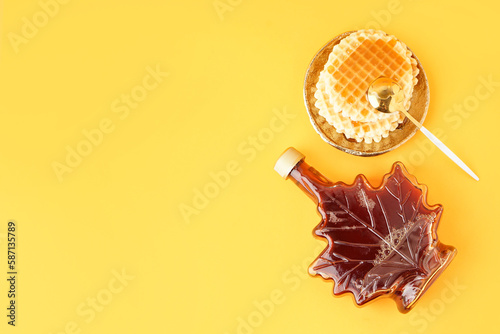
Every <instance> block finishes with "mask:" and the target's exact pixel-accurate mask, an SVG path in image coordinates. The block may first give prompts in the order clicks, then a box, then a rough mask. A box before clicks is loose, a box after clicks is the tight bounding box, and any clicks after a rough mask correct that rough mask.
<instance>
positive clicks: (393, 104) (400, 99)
mask: <svg viewBox="0 0 500 334" xmlns="http://www.w3.org/2000/svg"><path fill="white" fill-rule="evenodd" d="M366 96H367V98H368V101H369V102H370V104H371V105H372V107H373V108H375V109H376V110H378V111H380V112H383V113H393V112H402V113H403V114H404V115H405V116H406V117H408V119H409V120H410V121H412V122H413V124H415V125H416V126H417V128H418V129H419V130H420V131H422V132H423V134H424V135H426V137H427V138H429V140H430V141H431V142H432V143H433V144H434V145H436V146H437V147H438V148H439V149H440V150H441V151H442V152H443V153H444V154H446V155H447V156H448V157H449V158H450V159H451V160H453V161H454V162H455V163H456V164H457V165H458V166H460V167H461V168H462V169H463V170H464V171H466V172H467V173H468V174H469V175H470V176H472V178H473V179H474V180H476V181H479V177H477V175H476V174H474V172H473V171H472V170H471V169H470V168H469V167H467V165H466V164H465V163H464V162H463V161H462V160H460V158H459V157H457V155H456V154H455V153H453V152H452V151H451V150H450V149H449V148H448V147H447V146H446V145H445V144H443V142H441V141H440V140H439V139H438V138H437V137H436V136H434V135H433V134H432V133H431V132H430V131H429V130H427V129H426V128H425V127H424V126H422V124H420V123H419V122H418V121H417V120H416V119H415V118H413V116H412V115H410V114H409V113H408V112H407V111H406V109H405V108H404V106H403V104H404V97H405V96H404V92H403V90H402V89H401V86H399V85H398V83H397V82H396V81H394V80H393V79H391V78H386V77H380V78H378V79H376V80H375V81H373V82H372V84H371V85H370V87H369V88H368V91H367V92H366Z"/></svg>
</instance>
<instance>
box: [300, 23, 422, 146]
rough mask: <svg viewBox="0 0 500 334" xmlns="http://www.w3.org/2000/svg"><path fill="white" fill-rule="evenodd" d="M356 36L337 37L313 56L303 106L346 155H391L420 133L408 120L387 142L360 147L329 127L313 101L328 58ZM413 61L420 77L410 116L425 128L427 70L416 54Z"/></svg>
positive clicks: (317, 127)
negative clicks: (340, 44)
mask: <svg viewBox="0 0 500 334" xmlns="http://www.w3.org/2000/svg"><path fill="white" fill-rule="evenodd" d="M353 32H354V31H349V32H346V33H343V34H341V35H338V36H337V37H335V38H334V39H332V40H331V41H330V42H328V43H327V44H326V45H325V46H324V47H323V48H321V50H319V51H318V53H316V56H314V58H313V60H312V61H311V64H310V65H309V68H308V69H307V73H306V78H305V80H304V102H305V104H306V108H307V112H308V114H309V119H310V120H311V124H312V125H313V127H314V129H315V130H316V132H317V133H318V134H319V135H320V136H321V138H323V140H324V141H326V142H327V143H328V144H330V145H332V146H334V147H336V148H338V149H339V150H341V151H344V152H346V153H350V154H354V155H359V156H373V155H378V154H382V153H386V152H389V151H392V150H394V149H395V148H397V147H399V146H401V145H402V144H403V143H404V142H406V141H407V140H408V139H410V138H411V137H412V136H413V135H414V134H415V132H417V130H418V129H417V127H416V126H415V125H414V124H413V123H412V122H410V121H409V120H408V119H405V120H404V122H403V123H401V124H400V125H399V126H398V128H397V129H396V130H394V131H391V132H390V133H389V136H388V137H387V138H382V140H381V141H380V142H378V143H375V142H373V143H371V144H366V143H365V142H361V143H358V142H356V141H355V140H353V139H347V138H346V137H345V136H344V134H342V133H338V132H337V131H336V130H335V128H334V127H333V126H332V125H330V124H328V122H327V121H326V119H325V118H324V117H323V116H320V115H319V113H318V112H319V109H318V108H316V107H315V106H314V103H315V102H316V98H315V97H314V92H315V91H316V83H317V82H318V78H319V74H320V72H321V71H322V70H323V68H324V66H325V63H326V62H327V61H328V56H329V55H330V53H331V52H332V49H333V47H334V46H335V45H337V44H338V43H339V42H340V41H341V40H342V39H343V38H345V37H346V36H348V35H349V34H351V33H353ZM412 53H413V52H412ZM413 57H414V58H415V60H416V61H417V66H418V69H419V70H420V71H419V73H418V75H417V79H418V83H417V85H416V86H415V87H414V88H413V95H412V97H411V107H410V110H408V112H409V113H410V114H411V115H412V116H413V117H415V119H416V120H417V121H419V122H420V123H421V124H422V123H423V122H424V119H425V116H426V115H427V109H428V108H429V94H430V93H429V83H428V81H427V76H426V75H425V72H424V69H423V68H422V64H420V61H419V60H418V58H417V57H416V56H415V54H413Z"/></svg>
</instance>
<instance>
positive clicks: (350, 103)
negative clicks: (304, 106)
mask: <svg viewBox="0 0 500 334" xmlns="http://www.w3.org/2000/svg"><path fill="white" fill-rule="evenodd" d="M418 72H419V70H418V68H417V61H416V60H415V59H414V58H413V56H412V53H411V51H410V50H409V49H408V48H407V47H406V45H405V44H403V43H402V42H401V41H399V40H398V39H397V38H396V37H394V36H391V35H387V34H386V33H384V32H382V31H376V30H358V31H356V32H353V33H351V34H349V35H348V36H347V37H345V38H344V39H342V40H341V41H340V43H338V44H337V45H335V46H334V47H333V50H332V52H331V54H330V56H329V58H328V61H327V62H326V64H325V67H324V69H323V71H322V72H321V73H320V76H319V80H318V83H317V84H316V88H317V90H316V92H315V94H314V96H315V98H316V103H315V105H316V107H317V108H318V109H319V114H320V115H321V116H323V117H324V118H325V119H326V121H327V122H328V123H329V124H330V125H332V126H333V127H335V129H336V131H337V132H339V133H343V134H344V135H345V136H346V137H347V138H348V139H354V140H356V141H357V142H361V141H363V140H364V142H365V143H368V144H369V143H372V142H379V141H380V140H381V139H382V138H385V137H387V136H388V135H389V132H390V131H393V130H395V129H396V128H397V127H398V125H399V124H400V123H402V122H403V120H404V115H403V114H402V113H392V114H384V113H381V112H379V111H377V110H375V109H374V108H373V107H372V106H371V105H370V103H369V102H368V99H367V98H366V92H367V90H368V88H369V86H370V84H371V83H372V82H373V81H374V80H375V79H377V78H379V77H388V78H392V79H393V80H395V81H396V82H397V83H398V84H399V85H400V86H401V88H402V90H403V92H404V95H405V101H404V106H405V108H406V110H408V109H409V108H410V99H411V96H412V93H413V87H414V86H415V85H416V84H417V75H418Z"/></svg>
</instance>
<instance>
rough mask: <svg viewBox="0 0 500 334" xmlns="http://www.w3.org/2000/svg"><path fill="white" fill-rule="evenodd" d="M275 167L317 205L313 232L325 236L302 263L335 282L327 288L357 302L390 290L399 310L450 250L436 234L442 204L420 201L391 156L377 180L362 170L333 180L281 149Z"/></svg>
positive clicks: (418, 188)
mask: <svg viewBox="0 0 500 334" xmlns="http://www.w3.org/2000/svg"><path fill="white" fill-rule="evenodd" d="M275 170H276V171H277V172H278V173H279V174H280V175H281V176H282V177H284V178H285V179H286V178H291V179H292V180H293V181H294V182H295V184H296V185H297V186H298V187H299V188H301V189H302V190H303V191H304V192H305V193H306V194H307V195H308V196H309V197H310V198H311V199H312V200H313V201H314V202H315V203H316V204H317V206H318V211H319V213H320V215H321V217H322V221H321V223H319V225H317V226H316V227H315V228H314V234H315V235H317V236H319V237H321V238H325V239H326V240H327V242H328V245H327V247H326V248H325V250H324V251H323V252H322V253H321V254H320V255H319V256H318V257H317V258H316V260H315V261H314V262H313V263H312V264H311V266H310V267H309V273H310V274H311V275H321V276H322V277H323V278H325V279H333V280H334V282H335V285H334V289H333V293H334V294H335V295H340V294H343V293H346V292H351V293H352V294H353V295H354V298H355V301H356V303H357V304H358V305H364V304H365V303H367V302H369V301H371V300H373V299H375V298H377V297H379V296H384V295H385V296H391V297H392V298H393V299H394V300H395V301H396V304H397V306H398V309H399V310H400V311H401V312H403V313H406V312H408V311H409V310H410V309H411V308H412V307H413V306H414V305H415V302H416V301H417V300H418V299H419V298H420V296H422V294H423V293H424V292H425V291H426V290H427V289H428V288H429V286H430V285H431V284H432V282H433V281H434V280H435V279H436V278H437V277H438V276H439V275H440V274H441V273H442V272H443V270H444V269H445V268H446V267H447V266H448V264H449V263H450V262H451V260H452V259H453V257H454V256H455V254H456V249H455V248H454V247H452V246H447V245H444V244H442V243H441V242H440V241H439V240H438V238H437V234H436V230H437V226H438V223H439V219H440V217H441V212H442V206H441V205H434V206H430V205H428V204H427V201H426V194H427V187H426V186H425V185H421V184H419V183H418V182H417V180H416V178H415V177H414V176H412V175H410V174H409V173H408V172H407V171H406V169H405V167H404V165H403V164H402V163H400V162H397V163H395V164H394V165H393V168H392V171H391V172H390V173H389V174H387V175H385V177H384V179H383V182H382V184H381V186H380V187H378V188H374V187H372V186H371V185H370V184H369V182H368V180H367V179H366V178H365V176H364V175H358V176H357V177H356V179H355V181H354V183H353V184H352V185H347V184H345V183H342V182H337V183H334V182H332V181H330V180H328V179H327V178H326V177H324V176H323V175H321V174H320V173H319V172H318V171H316V170H315V169H314V168H312V167H311V166H309V165H308V164H307V163H306V162H304V155H302V154H301V153H300V152H298V151H297V150H295V149H294V148H289V149H287V150H286V151H285V152H284V153H283V154H282V155H281V157H280V158H279V159H278V161H277V163H276V166H275Z"/></svg>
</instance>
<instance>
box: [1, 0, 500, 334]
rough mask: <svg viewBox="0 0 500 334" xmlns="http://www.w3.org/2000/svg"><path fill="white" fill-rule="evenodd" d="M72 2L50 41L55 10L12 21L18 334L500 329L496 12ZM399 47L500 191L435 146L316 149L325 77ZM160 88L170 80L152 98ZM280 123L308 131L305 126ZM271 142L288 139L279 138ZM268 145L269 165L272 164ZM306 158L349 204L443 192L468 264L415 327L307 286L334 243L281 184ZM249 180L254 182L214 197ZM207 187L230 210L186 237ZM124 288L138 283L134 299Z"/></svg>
mask: <svg viewBox="0 0 500 334" xmlns="http://www.w3.org/2000/svg"><path fill="white" fill-rule="evenodd" d="M61 2H63V1H61ZM65 2H66V3H64V4H63V3H59V2H57V3H58V4H59V5H57V6H55V7H54V6H53V7H50V8H52V9H51V10H52V12H51V13H52V16H53V17H49V18H48V20H46V21H44V14H43V13H42V14H40V12H41V11H42V10H43V9H42V7H41V5H40V3H39V2H38V1H35V0H30V1H27V0H22V1H3V4H2V7H1V15H2V17H1V36H2V44H1V51H0V85H1V86H0V92H1V93H0V115H1V119H0V143H1V144H0V247H1V250H0V261H1V262H0V263H1V265H0V268H2V271H1V274H0V277H1V280H0V309H1V310H2V311H1V317H0V319H2V320H1V324H0V328H1V330H0V331H1V332H2V333H15V332H17V333H47V334H48V333H220V334H224V333H228V334H233V333H312V332H318V333H319V332H321V333H334V332H336V333H368V332H370V333H396V334H404V333H421V332H424V331H425V332H426V333H451V332H455V333H458V332H463V333H468V332H477V331H489V329H490V331H492V330H494V328H496V324H497V319H496V318H497V310H496V305H497V303H498V299H499V298H500V293H499V290H498V287H497V284H498V283H499V279H498V275H499V274H500V271H499V267H498V254H497V253H498V252H497V244H498V242H497V241H498V238H499V236H500V226H499V224H498V222H499V221H498V215H497V209H498V203H499V202H500V197H499V195H498V189H499V187H500V182H499V177H498V172H497V170H498V159H497V157H498V147H497V141H498V124H500V113H499V110H498V103H499V102H500V89H499V88H500V87H499V86H498V84H496V86H495V85H493V86H491V87H489V88H490V91H487V90H485V89H487V88H486V87H485V86H484V85H483V84H482V81H481V80H492V81H494V82H495V83H498V82H500V67H499V65H498V59H500V47H499V46H498V43H497V37H496V36H497V35H498V33H499V32H500V31H499V30H500V23H499V19H498V9H499V8H498V5H497V4H496V3H495V2H492V1H472V2H471V1H456V0H454V1H451V0H450V1H439V2H438V1H431V0H427V1H424V0H421V1H410V0H392V1H385V0H370V1H285V0H281V1H265V0H241V1H240V0H231V1H230V0H221V1H218V2H217V1H213V0H204V1H201V0H197V1H193V0H188V1H153V0H149V1H132V0H120V1H115V0H114V1H111V0H110V1H97V0H86V1H80V0H72V1H67V0H66V1H65ZM41 3H52V4H54V1H50V0H42V1H41ZM57 3H56V4H57ZM214 4H218V6H219V7H217V8H216V7H214ZM224 5H225V6H224ZM49 11H50V10H49ZM45 16H46V17H48V15H46V14H45ZM34 20H38V21H36V22H37V24H38V25H39V27H36V26H35V28H36V29H35V31H33V29H32V30H31V31H30V30H29V29H28V28H26V27H25V25H27V24H28V23H26V22H31V23H33V22H34ZM377 25H378V26H379V27H380V28H382V29H384V30H385V31H387V32H389V33H391V34H394V35H396V36H398V37H399V38H400V39H401V40H403V41H404V42H405V43H406V44H407V45H408V46H409V47H410V48H411V49H412V50H413V51H414V52H415V54H416V55H417V56H418V57H419V59H420V61H421V62H422V64H423V66H424V68H425V70H426V73H427V76H428V78H429V84H430V89H431V106H430V109H429V113H428V116H427V119H426V121H425V125H426V127H427V128H428V129H430V130H431V131H441V132H442V133H443V134H444V135H445V142H446V144H448V145H449V147H450V148H452V149H453V150H454V151H455V152H456V153H457V155H459V156H460V157H461V158H462V159H463V160H464V161H465V162H466V163H468V164H469V166H470V167H471V168H472V169H473V170H474V171H475V172H476V173H477V174H478V175H479V176H480V178H481V181H480V182H476V181H474V180H472V179H471V178H470V177H469V176H467V175H466V174H465V173H464V172H463V171H462V170H460V169H459V168H458V167H457V166H455V165H454V164H453V163H452V162H451V161H449V160H448V158H446V157H445V156H444V155H443V154H441V153H440V152H438V151H436V150H433V151H429V149H430V148H429V147H428V146H426V143H427V142H426V139H425V138H424V137H423V135H422V134H421V133H417V134H416V135H415V136H414V137H413V138H412V139H411V140H410V141H409V142H407V143H406V144H405V145H403V146H402V147H400V148H398V149H397V150H396V151H394V152H391V153H388V154H384V155H382V156H378V157H373V158H360V157H355V156H351V155H347V154H345V153H342V152H340V151H338V150H336V149H335V148H332V147H330V146H329V145H328V144H326V143H325V142H323V141H322V140H321V138H320V137H319V136H318V135H317V134H316V133H315V131H314V130H313V128H312V126H311V125H310V123H309V120H308V117H307V114H306V111H305V108H304V105H303V101H302V83H303V78H304V74H305V70H306V68H307V66H308V64H309V62H310V60H311V58H312V57H313V55H314V54H315V53H316V51H317V50H318V49H319V48H320V47H321V46H322V45H323V44H325V43H326V42H327V41H328V40H330V39H331V38H333V37H334V36H335V35H337V34H340V33H342V32H344V31H348V30H352V29H356V28H365V27H373V26H377ZM23 27H24V28H23ZM23 29H24V34H25V35H23ZM26 36H27V37H26ZM20 38H21V39H20ZM22 38H24V39H22ZM21 40H22V42H20V41H21ZM16 51H17V52H16ZM156 69H159V70H160V72H168V73H169V74H168V76H164V77H161V78H160V79H161V80H159V81H158V84H157V85H156V87H155V88H154V89H151V90H147V91H145V90H144V88H141V87H143V86H142V85H143V80H144V79H145V78H146V77H147V75H148V73H149V72H148V71H151V70H156ZM162 75H163V74H162ZM148 80H149V79H148ZM148 83H149V87H150V86H151V85H153V81H151V80H149V82H148ZM150 88H151V87H150ZM131 92H135V93H136V94H139V93H140V92H142V93H144V92H146V93H147V96H146V97H145V98H144V100H143V101H140V102H139V103H137V105H135V108H129V111H130V113H129V114H128V115H126V117H125V114H123V113H124V112H125V111H124V110H127V109H126V108H125V109H123V104H121V107H122V109H117V108H118V106H119V104H120V103H122V102H121V99H122V98H123V94H125V95H127V94H128V95H130V94H131ZM486 92H489V94H486ZM478 94H479V95H478ZM486 95H487V96H486ZM454 106H455V107H456V108H458V107H460V106H462V108H463V107H464V106H466V107H467V108H468V111H467V110H466V113H463V114H459V113H457V112H456V110H457V109H453V108H454ZM457 106H458V107H457ZM119 110H121V112H119ZM277 112H278V113H281V114H283V113H287V114H288V115H289V116H288V119H287V121H286V122H285V123H278V122H277V121H275V120H274V118H275V117H276V113H277ZM120 117H122V118H120ZM103 120H104V122H106V120H108V122H111V124H112V127H113V129H112V131H109V133H106V134H103V138H102V139H101V141H100V142H99V141H97V142H98V144H97V145H93V146H91V147H90V148H89V147H86V149H87V150H90V153H89V154H87V156H85V157H83V158H82V161H80V162H79V163H75V165H76V167H74V168H72V169H71V171H70V172H69V171H67V172H66V173H64V175H63V176H62V181H60V180H59V179H58V176H57V174H56V172H55V171H54V167H53V165H54V162H56V163H60V164H65V163H66V162H65V160H66V158H67V154H68V153H67V152H68V151H67V150H68V147H70V149H76V148H77V146H78V145H83V146H85V144H82V142H85V140H86V137H85V136H84V134H83V131H85V130H87V131H91V130H93V129H97V128H99V126H100V123H101V122H102V121H103ZM271 122H276V123H275V124H278V125H279V127H278V128H276V127H274V128H275V130H274V131H271V132H269V131H270V130H266V128H267V129H270V123H271ZM108 125H109V124H108ZM105 128H106V127H105ZM108 130H109V129H108ZM94 133H95V132H94ZM259 134H260V135H261V137H262V138H265V139H264V141H265V143H263V142H262V140H260V139H257V140H258V142H257V144H256V146H255V147H256V148H252V147H253V146H252V145H253V144H252V138H253V137H257V138H259V137H258V136H259ZM96 136H97V135H96ZM266 136H267V137H266ZM97 137H98V136H97ZM97 137H96V138H97ZM83 146H82V147H83ZM288 146H294V147H296V148H297V149H299V150H300V151H302V152H303V153H304V154H305V155H306V156H307V161H308V162H309V163H310V164H312V165H313V166H315V167H316V168H317V169H318V170H320V171H321V172H322V173H324V174H325V175H326V176H328V177H329V178H331V179H332V180H342V181H345V182H352V180H353V179H354V177H355V175H357V174H360V173H363V174H365V175H366V176H367V177H368V179H369V180H370V181H371V182H373V183H374V184H378V183H379V182H380V180H381V178H382V175H383V174H385V173H386V172H388V171H389V170H390V168H391V165H392V163H393V162H394V161H396V160H402V161H403V162H404V163H405V164H406V165H407V166H408V168H409V170H410V172H412V173H413V174H415V175H416V176H417V178H418V180H419V181H420V182H421V183H424V184H427V185H428V186H429V189H430V191H429V197H428V201H429V203H430V204H435V203H441V204H443V206H444V214H443V216H442V219H441V224H440V227H439V230H438V232H439V237H440V240H441V241H442V242H444V243H446V244H451V245H454V246H455V247H457V249H458V255H457V257H456V258H455V260H454V261H453V262H452V264H451V265H450V267H449V268H448V269H447V270H446V271H445V272H444V274H443V275H442V276H441V277H440V278H439V279H438V280H437V281H436V283H435V284H434V285H433V286H432V287H431V288H430V290H428V291H427V292H426V294H425V295H424V296H423V297H422V299H421V300H420V301H419V302H418V303H417V305H416V307H415V309H414V310H412V311H411V312H410V313H409V314H406V315H402V314H400V313H399V312H398V311H397V309H396V306H395V304H394V302H393V301H392V300H390V299H381V300H378V301H376V302H374V303H372V304H370V305H368V306H366V307H364V308H356V307H355V305H354V304H353V301H352V298H351V297H350V296H343V297H339V298H335V297H333V296H332V283H331V282H325V281H323V280H321V279H320V278H313V277H308V276H307V274H306V267H307V265H308V264H309V263H310V261H311V260H312V258H313V257H314V256H316V255H318V253H319V251H320V250H321V247H322V246H323V245H324V243H323V242H322V241H321V240H317V239H315V238H313V237H312V235H311V231H312V229H313V227H314V226H315V225H316V224H317V223H318V221H319V217H318V215H317V213H316V210H315V207H314V204H313V203H312V202H310V200H309V199H308V198H307V197H306V196H305V195H304V194H302V193H301V192H300V190H299V189H298V188H296V187H295V186H294V185H293V183H292V182H290V181H284V180H283V179H281V178H280V177H279V176H278V174H276V173H275V172H274V171H273V165H274V162H275V160H276V159H277V157H278V156H279V154H280V153H281V152H282V151H283V150H284V149H285V148H286V147H288ZM257 148H258V149H257ZM82 149H85V148H82ZM86 152H87V153H88V151H86ZM228 164H229V165H230V166H229V168H230V169H231V171H232V173H233V174H232V175H230V177H229V179H228V180H223V181H224V182H223V183H221V184H222V185H223V187H222V186H218V188H214V187H213V184H212V183H213V175H222V174H224V173H222V174H221V171H224V170H226V169H227V168H228ZM211 173H212V174H211ZM214 173H215V174H214ZM224 175H225V174H224ZM221 177H222V176H221ZM206 187H208V188H207V189H209V190H207V191H209V192H210V191H212V192H211V193H210V196H212V198H209V199H207V200H206V201H205V202H203V200H201V202H200V200H199V199H198V201H199V202H198V203H197V205H198V208H200V209H196V210H197V211H191V213H192V214H191V215H189V217H188V218H186V217H183V215H182V214H181V209H182V208H186V206H191V207H192V206H193V205H194V204H193V201H194V200H195V199H196V193H197V191H202V192H203V191H205V190H206V189H205V188H206ZM210 187H212V188H210ZM204 189H205V190H204ZM9 220H14V221H15V222H16V223H17V226H18V230H17V234H18V239H19V240H18V267H17V269H18V271H19V276H18V287H17V289H18V298H17V305H18V309H17V311H18V318H17V326H16V327H15V328H12V327H11V326H8V325H7V324H6V322H7V317H6V310H5V309H6V307H7V305H8V304H7V303H8V299H7V290H8V286H7V282H6V278H4V277H6V273H5V272H6V260H7V259H6V238H5V237H6V235H5V233H6V228H7V222H8V221H9ZM318 247H319V248H318ZM123 272H124V273H125V275H126V277H127V278H126V280H125V283H123V282H120V281H118V280H116V275H121V274H117V273H123ZM132 277H133V278H132ZM450 285H452V286H453V285H454V286H455V288H454V289H455V290H453V289H450V287H449V286H450ZM457 286H458V287H457ZM93 299H96V300H97V303H99V304H98V305H97V306H99V307H98V309H99V311H96V310H95V311H93V312H94V313H93V315H92V311H90V310H91V308H90V307H91V306H90V304H89V303H91V301H92V300H93ZM270 303H272V306H270V305H271V304H270ZM258 305H259V306H258ZM262 305H264V306H262ZM262 307H264V310H262Z"/></svg>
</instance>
